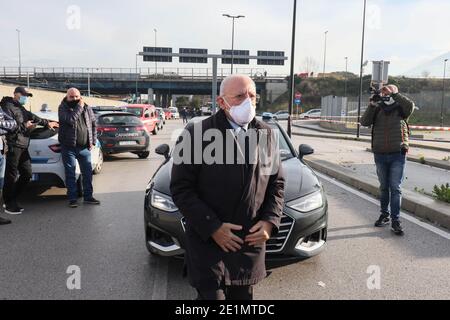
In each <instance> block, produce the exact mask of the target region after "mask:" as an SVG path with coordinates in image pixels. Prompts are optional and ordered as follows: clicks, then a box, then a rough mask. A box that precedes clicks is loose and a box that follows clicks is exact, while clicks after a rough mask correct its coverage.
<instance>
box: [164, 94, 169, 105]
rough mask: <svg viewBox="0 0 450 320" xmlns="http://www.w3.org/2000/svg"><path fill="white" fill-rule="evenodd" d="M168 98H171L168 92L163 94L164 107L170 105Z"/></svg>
mask: <svg viewBox="0 0 450 320" xmlns="http://www.w3.org/2000/svg"><path fill="white" fill-rule="evenodd" d="M168 100H169V95H168V94H166V93H165V94H163V95H162V106H163V107H164V108H166V107H167V106H168V105H167V102H168Z"/></svg>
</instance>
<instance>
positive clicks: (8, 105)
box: [2, 87, 59, 214]
mask: <svg viewBox="0 0 450 320" xmlns="http://www.w3.org/2000/svg"><path fill="white" fill-rule="evenodd" d="M32 96H33V95H32V94H31V93H29V92H27V91H26V90H25V88H23V87H17V88H16V89H15V90H14V97H4V98H3V100H2V108H3V111H4V112H5V113H6V114H7V115H9V116H10V117H12V118H13V119H14V120H15V121H16V122H17V128H16V129H15V130H13V131H11V132H9V133H8V134H7V135H6V140H7V144H8V154H7V156H6V173H5V186H4V188H3V200H4V202H5V212H6V213H9V214H21V213H22V211H23V208H21V207H20V206H19V205H18V204H17V197H18V196H19V194H20V193H21V192H22V190H23V189H24V188H25V186H26V185H27V184H28V182H29V181H30V179H31V174H32V170H31V158H30V154H29V153H28V147H29V145H30V133H31V131H32V130H33V129H34V128H35V127H36V125H41V126H48V127H49V128H50V129H52V130H54V129H55V128H57V127H58V126H59V125H58V123H57V122H52V121H48V120H45V119H41V118H39V117H38V116H36V115H34V114H33V113H31V112H30V111H28V110H26V109H25V108H24V105H25V104H26V103H27V101H28V97H32ZM18 174H19V175H20V176H19V179H17V175H18ZM16 180H17V181H16Z"/></svg>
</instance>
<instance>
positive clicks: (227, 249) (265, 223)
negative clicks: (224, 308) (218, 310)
mask: <svg viewBox="0 0 450 320" xmlns="http://www.w3.org/2000/svg"><path fill="white" fill-rule="evenodd" d="M217 102H218V105H219V106H220V111H219V112H217V113H216V114H215V115H213V116H211V117H209V118H207V119H205V120H203V121H201V122H198V123H195V124H190V125H188V126H187V127H186V128H185V130H184V132H183V134H182V135H181V136H180V138H179V140H178V142H177V144H176V147H175V149H174V153H173V155H174V165H173V169H172V178H171V186H170V187H171V193H172V196H173V200H174V202H175V204H176V205H177V206H178V208H179V209H180V212H181V213H182V215H183V216H184V217H185V219H186V238H187V241H186V242H187V244H186V256H185V261H186V265H187V273H188V277H189V280H190V283H191V285H192V286H193V287H194V288H196V290H197V293H198V299H202V300H224V299H227V300H251V299H252V298H253V285H254V284H256V283H258V282H259V281H261V280H262V279H264V278H265V277H266V268H265V254H266V245H265V242H266V241H267V240H268V239H269V238H270V237H271V236H272V235H275V234H276V233H277V232H278V228H279V224H280V219H281V215H282V209H283V204H284V183H285V182H284V176H283V173H282V169H281V161H280V157H279V150H278V148H277V146H278V144H277V142H278V138H274V137H275V136H276V133H275V132H274V131H275V130H272V129H271V128H270V127H269V126H268V125H266V124H265V123H263V122H260V121H258V120H257V119H255V105H256V88H255V83H254V82H253V81H252V80H251V79H250V78H249V77H247V76H243V75H232V76H230V77H228V78H226V79H225V80H224V81H223V82H222V85H221V88H220V96H219V97H218V99H217ZM218 133H219V134H218ZM251 133H253V135H252V134H251ZM242 134H243V135H244V139H241V137H242ZM206 136H208V137H209V138H205V137H206ZM211 136H215V138H214V139H211ZM199 137H200V140H199ZM230 137H231V144H230V143H229V141H230V139H229V138H230ZM245 137H246V138H245ZM251 137H256V139H251ZM264 137H265V138H264ZM222 139H223V140H222ZM213 141H214V142H213ZM252 141H253V142H254V141H256V144H255V143H253V142H252ZM262 141H265V142H264V143H263V142H262ZM242 142H243V143H242ZM213 143H215V145H216V146H221V147H222V149H220V147H219V148H216V150H215V151H214V152H211V154H213V156H214V157H215V158H214V159H215V160H214V161H211V159H206V157H207V156H206V154H207V153H208V152H207V151H211V149H212V148H211V145H212V144H213ZM219 149H220V150H219ZM252 151H253V152H252ZM264 155H265V156H264ZM199 156H200V157H199ZM177 157H179V158H177ZM181 158H182V159H181ZM263 158H264V159H265V161H263ZM199 159H200V160H199ZM225 159H226V161H225ZM230 159H232V160H233V161H231V162H230V161H229V160H230ZM222 160H223V161H222ZM269 167H270V169H268V168H269Z"/></svg>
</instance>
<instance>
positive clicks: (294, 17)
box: [287, 0, 297, 137]
mask: <svg viewBox="0 0 450 320" xmlns="http://www.w3.org/2000/svg"><path fill="white" fill-rule="evenodd" d="M296 20H297V0H294V9H293V13H292V40H291V74H290V80H291V83H290V89H289V105H288V106H289V118H288V126H287V134H288V135H289V137H292V104H293V103H294V91H295V79H294V57H295V28H296Z"/></svg>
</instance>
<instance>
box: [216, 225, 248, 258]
mask: <svg viewBox="0 0 450 320" xmlns="http://www.w3.org/2000/svg"><path fill="white" fill-rule="evenodd" d="M231 230H242V226H238V225H235V224H232V223H223V224H222V226H221V227H220V228H219V229H217V231H216V232H214V233H213V234H212V238H213V239H214V241H215V242H216V243H217V244H218V245H219V247H221V248H222V250H223V251H225V252H230V251H233V252H236V251H238V250H240V249H241V246H240V244H243V243H244V241H242V239H241V238H239V237H238V236H236V235H235V234H234V233H233V232H231Z"/></svg>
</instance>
